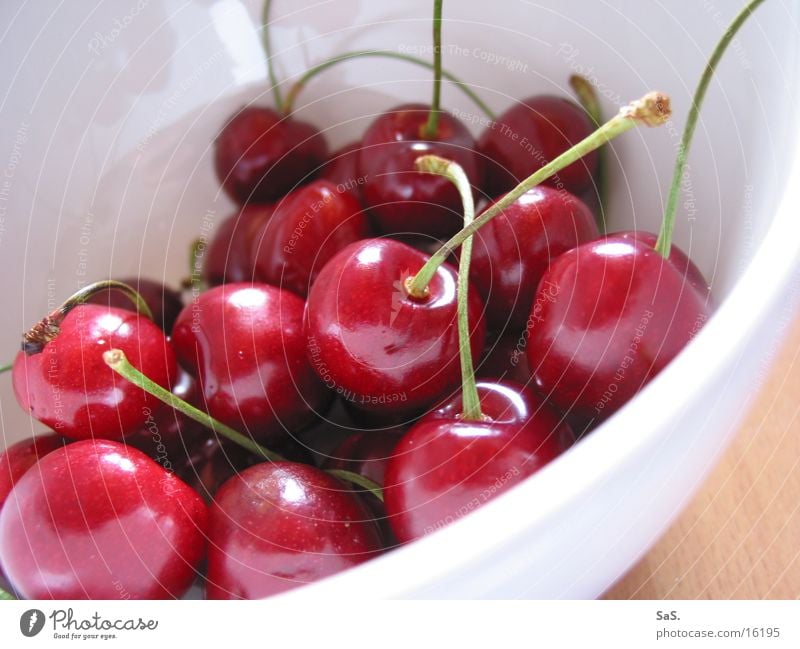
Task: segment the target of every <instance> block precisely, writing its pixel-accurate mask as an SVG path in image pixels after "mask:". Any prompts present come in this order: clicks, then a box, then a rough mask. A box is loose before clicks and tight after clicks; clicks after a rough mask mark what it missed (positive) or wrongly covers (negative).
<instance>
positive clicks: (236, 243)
mask: <svg viewBox="0 0 800 649" xmlns="http://www.w3.org/2000/svg"><path fill="white" fill-rule="evenodd" d="M273 209H274V206H272V205H245V206H244V207H243V208H242V209H241V210H240V211H239V212H238V213H237V214H234V215H233V216H230V217H228V218H227V219H225V220H224V221H223V222H222V223H221V224H220V226H219V229H218V230H217V232H216V233H215V234H214V238H213V239H212V240H211V243H210V244H209V245H208V248H207V250H206V253H205V256H204V259H203V261H202V263H203V278H204V279H205V281H206V283H207V284H208V285H209V286H219V285H220V284H232V283H234V282H252V281H253V260H252V259H251V257H250V249H251V248H252V247H253V239H254V238H255V236H256V233H257V232H258V231H259V229H260V228H261V226H262V225H263V224H264V223H265V222H267V221H268V220H269V218H270V216H272V211H273Z"/></svg>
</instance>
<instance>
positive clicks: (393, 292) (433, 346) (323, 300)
mask: <svg viewBox="0 0 800 649" xmlns="http://www.w3.org/2000/svg"><path fill="white" fill-rule="evenodd" d="M427 259H428V257H427V255H424V254H423V253H421V252H419V251H418V250H415V249H413V248H411V247H409V246H406V245H405V244H402V243H400V242H398V241H393V240H390V239H366V240H364V241H359V242H358V243H354V244H352V245H350V246H348V247H347V248H345V249H344V250H342V251H341V252H340V253H339V254H337V255H336V256H335V257H334V258H333V259H332V260H331V261H330V262H328V264H327V265H326V266H325V268H323V269H322V272H320V274H319V276H318V277H317V281H316V282H314V285H313V286H312V287H311V292H310V293H309V296H308V304H307V306H306V314H305V325H306V334H307V337H308V357H309V360H310V361H311V365H312V367H313V368H314V369H315V370H316V371H317V373H318V374H319V376H320V377H321V379H322V381H323V382H324V383H325V384H326V385H327V386H328V387H329V388H331V389H332V390H334V391H335V392H336V393H337V394H339V395H341V397H342V398H343V399H345V400H347V401H349V402H350V403H352V404H353V405H355V406H357V407H359V408H361V409H363V410H373V411H390V412H392V413H394V414H395V415H397V414H399V413H409V412H418V411H420V410H422V409H424V408H425V407H426V406H428V405H430V404H432V403H434V402H435V401H437V400H439V399H441V398H442V397H443V396H445V395H446V394H447V393H448V391H450V390H452V389H453V388H455V387H456V386H458V384H459V381H460V379H461V370H460V365H459V355H458V332H457V327H456V282H457V276H456V271H455V270H454V269H453V268H452V267H451V266H449V265H447V264H443V265H442V266H440V267H439V269H438V271H437V272H436V274H435V275H434V277H433V279H432V281H431V283H430V285H429V287H428V288H429V295H428V296H427V298H424V299H417V298H412V297H410V296H409V294H408V292H407V290H406V286H405V283H406V280H407V279H409V278H411V277H413V276H414V275H415V274H416V272H417V271H418V270H419V269H420V268H421V267H422V266H423V264H424V263H425V261H426V260H427ZM469 321H470V323H471V324H472V333H471V342H472V353H473V355H474V356H475V357H479V355H480V353H481V351H482V350H483V343H484V339H485V333H486V328H485V325H484V321H483V315H482V304H481V300H480V298H479V297H478V295H477V293H474V292H471V293H470V298H469Z"/></svg>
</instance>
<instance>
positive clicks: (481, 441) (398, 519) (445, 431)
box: [384, 381, 572, 542]
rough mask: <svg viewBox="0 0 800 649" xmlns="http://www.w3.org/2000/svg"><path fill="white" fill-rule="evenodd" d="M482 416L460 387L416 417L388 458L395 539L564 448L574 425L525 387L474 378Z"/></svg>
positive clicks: (427, 528) (509, 483) (426, 529)
mask: <svg viewBox="0 0 800 649" xmlns="http://www.w3.org/2000/svg"><path fill="white" fill-rule="evenodd" d="M476 387H477V390H478V395H479V398H480V406H481V411H482V415H483V416H482V418H481V419H480V420H470V419H467V418H465V417H464V416H463V415H462V414H461V410H462V408H463V399H462V395H461V393H459V394H457V395H456V396H454V397H452V398H450V399H448V400H446V401H445V402H444V403H443V404H442V405H441V406H440V407H439V408H437V409H436V410H434V411H433V412H431V413H429V414H428V415H426V416H425V417H423V419H422V420H420V422H419V423H417V424H416V425H415V426H414V427H413V428H411V430H409V431H408V433H406V435H405V436H404V437H403V438H402V439H401V440H400V442H399V444H398V445H397V446H396V448H395V450H394V453H393V454H392V456H391V457H390V458H389V462H388V465H387V467H386V476H385V481H384V484H385V486H384V497H385V504H386V514H387V516H388V518H389V523H390V525H391V527H392V531H393V532H394V534H395V536H396V537H397V539H398V540H399V541H400V542H408V541H412V540H414V539H417V538H420V537H421V536H424V535H425V534H429V533H430V532H433V531H435V530H437V529H439V528H441V527H443V526H444V525H447V524H449V523H451V522H452V521H454V520H456V519H458V518H460V517H461V516H464V515H465V514H468V513H469V512H471V511H473V510H474V509H476V508H477V507H480V506H481V505H483V504H484V503H486V502H487V501H489V500H491V499H492V498H494V497H495V496H497V495H499V494H501V493H502V492H504V491H506V490H508V489H510V488H511V487H513V486H514V485H516V484H518V483H519V482H522V481H523V480H524V479H525V478H527V477H528V476H530V475H532V474H533V473H535V472H536V471H538V470H539V469H541V468H542V467H543V466H544V465H546V464H547V463H548V462H550V461H551V460H553V459H554V458H555V457H557V456H558V455H559V454H560V453H561V452H563V451H564V450H565V449H566V448H567V446H568V445H569V443H570V442H571V440H572V431H571V430H570V428H569V426H568V425H567V424H565V423H564V422H563V421H562V420H561V418H560V417H559V416H558V415H557V414H555V413H554V412H553V411H551V410H550V409H549V408H548V406H546V405H545V404H544V402H543V401H542V399H541V398H540V397H538V396H537V395H536V394H535V393H534V392H533V391H532V390H531V389H530V388H526V387H524V386H522V385H521V384H517V383H514V382H512V381H503V382H496V383H495V382H479V383H478V384H477V386H476Z"/></svg>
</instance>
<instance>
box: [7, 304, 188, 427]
mask: <svg viewBox="0 0 800 649" xmlns="http://www.w3.org/2000/svg"><path fill="white" fill-rule="evenodd" d="M109 349H121V350H122V351H123V352H125V355H126V356H127V357H128V359H129V360H130V362H131V364H132V365H133V366H134V367H136V368H137V369H139V370H140V371H142V372H143V373H144V374H145V375H147V376H148V377H150V378H151V379H152V380H153V381H155V382H156V383H158V384H159V385H161V386H163V387H165V388H167V389H169V387H170V386H171V385H172V384H173V383H174V381H175V379H176V376H177V372H178V368H177V364H176V363H175V355H174V354H173V352H172V348H171V347H170V346H169V344H168V343H167V339H166V338H165V337H164V332H163V331H162V330H161V329H160V328H159V327H158V326H156V325H155V324H154V323H153V322H152V321H150V320H148V319H147V318H145V317H140V316H139V315H137V314H136V313H134V312H132V311H128V310H125V309H114V308H108V307H103V306H98V305H94V304H82V305H79V306H77V307H75V308H74V309H72V311H70V312H69V313H68V314H67V315H66V317H65V318H64V320H63V322H62V323H61V330H60V333H58V335H57V336H56V337H55V338H54V339H53V340H51V341H50V342H48V343H46V344H45V345H44V348H43V350H42V351H41V352H40V353H37V354H32V355H30V356H28V355H26V354H25V353H24V352H19V353H18V354H17V357H16V359H15V360H14V369H13V370H12V380H13V384H14V393H15V394H16V396H17V401H19V403H20V405H21V406H22V407H23V409H25V410H26V411H28V412H30V413H31V415H32V416H33V417H35V418H36V419H38V420H39V421H41V422H42V423H43V424H45V425H46V426H48V427H49V428H52V429H53V430H55V431H56V432H57V433H58V434H59V435H63V436H64V437H70V438H72V439H85V438H88V437H99V438H108V439H119V438H121V437H122V436H123V435H125V434H127V433H131V432H133V431H135V430H136V429H138V428H139V427H140V426H142V425H143V424H144V423H145V421H146V420H147V412H148V411H150V412H154V411H156V410H157V409H158V408H160V407H161V402H160V401H158V399H155V398H154V397H151V396H149V395H148V394H147V393H146V392H144V391H143V390H141V389H140V388H138V387H136V386H135V385H133V383H129V382H128V381H126V380H124V379H121V378H120V377H119V376H117V375H116V374H115V373H114V371H113V370H112V369H111V368H110V367H108V366H107V365H106V364H105V362H104V361H103V352H105V351H107V350H109Z"/></svg>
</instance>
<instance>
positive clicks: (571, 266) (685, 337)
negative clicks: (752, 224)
mask: <svg viewBox="0 0 800 649" xmlns="http://www.w3.org/2000/svg"><path fill="white" fill-rule="evenodd" d="M650 237H652V235H650ZM646 240H648V237H647V236H637V237H636V238H634V237H633V236H631V235H630V234H627V235H623V236H617V235H609V236H608V237H605V238H602V239H598V240H596V241H592V242H589V243H585V244H583V245H581V246H578V247H577V248H574V249H573V250H570V251H568V252H566V253H564V254H563V255H561V257H559V258H558V259H556V260H555V261H554V262H553V264H552V265H551V266H550V268H549V269H548V270H547V272H546V273H545V274H544V276H543V277H542V281H541V283H540V285H539V290H538V292H537V295H536V299H535V301H534V306H533V309H532V311H531V318H530V320H529V326H528V338H529V340H528V348H527V354H528V362H529V364H530V366H531V368H532V370H533V374H534V377H535V380H536V384H537V386H538V387H539V389H540V390H541V391H542V392H543V394H545V395H546V397H547V398H548V399H549V400H551V401H552V402H553V403H554V404H555V405H556V406H558V407H559V408H561V409H562V410H563V411H569V412H570V413H571V414H573V415H575V416H578V417H582V418H584V419H593V420H596V421H602V420H603V419H605V418H607V417H609V416H610V415H611V414H612V413H614V412H616V411H617V410H619V408H621V407H622V406H623V405H624V404H625V403H626V402H627V401H629V400H630V399H631V398H632V397H633V396H634V395H635V394H636V393H637V392H638V391H639V390H640V389H641V388H642V387H643V386H644V385H645V384H646V383H647V382H648V381H649V380H650V379H651V378H653V377H654V376H655V375H656V374H658V373H659V372H660V371H661V370H662V369H663V368H664V367H665V366H666V365H667V364H668V363H669V362H670V361H671V360H672V359H673V358H674V357H675V356H677V354H678V353H679V352H680V351H681V350H682V349H683V347H684V346H685V345H686V343H688V342H689V341H690V340H691V339H692V337H693V336H694V335H695V333H696V332H697V331H698V330H699V329H700V328H701V327H702V325H703V323H704V322H705V321H706V320H707V319H708V317H709V315H710V313H711V308H710V303H709V295H708V290H707V289H705V290H702V289H699V288H698V287H697V286H695V285H694V284H693V283H692V282H693V279H691V278H690V272H689V271H688V270H687V266H686V265H685V264H683V263H679V264H676V263H675V262H674V261H673V258H670V259H665V258H664V257H662V256H661V255H660V254H659V253H658V252H656V251H655V250H654V249H653V247H652V246H651V245H649V244H648V243H645V241H646ZM650 240H651V239H650ZM679 258H680V259H683V258H684V257H683V256H682V255H679ZM692 272H694V271H692ZM703 284H704V285H705V282H703Z"/></svg>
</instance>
